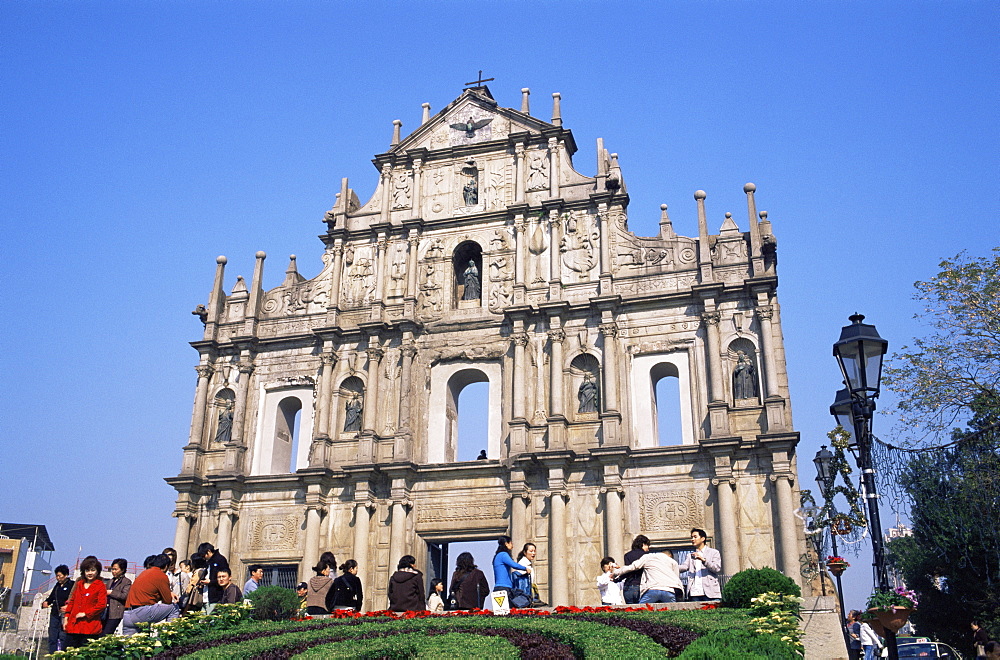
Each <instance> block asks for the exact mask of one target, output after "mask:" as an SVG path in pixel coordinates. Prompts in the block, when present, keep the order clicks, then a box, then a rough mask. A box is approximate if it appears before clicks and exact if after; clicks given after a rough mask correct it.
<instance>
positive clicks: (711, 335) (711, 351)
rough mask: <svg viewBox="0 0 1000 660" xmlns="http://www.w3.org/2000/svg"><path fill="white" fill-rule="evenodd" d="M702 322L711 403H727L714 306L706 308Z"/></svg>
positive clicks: (717, 323) (717, 314) (716, 313)
mask: <svg viewBox="0 0 1000 660" xmlns="http://www.w3.org/2000/svg"><path fill="white" fill-rule="evenodd" d="M701 320H702V322H704V324H705V334H706V335H707V337H706V342H705V344H706V346H705V349H706V351H707V355H706V356H705V358H706V360H707V361H708V375H709V383H710V387H711V391H710V392H709V397H708V400H709V401H725V399H726V396H725V390H724V389H723V387H722V346H721V341H720V339H719V312H717V311H715V306H714V305H713V306H712V307H711V309H708V308H707V307H706V311H705V313H704V314H702V315H701Z"/></svg>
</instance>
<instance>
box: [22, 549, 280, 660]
mask: <svg viewBox="0 0 1000 660" xmlns="http://www.w3.org/2000/svg"><path fill="white" fill-rule="evenodd" d="M102 570H103V567H102V566H101V562H100V561H99V560H98V559H97V557H94V556H89V557H86V558H84V559H83V561H81V562H80V577H79V578H78V579H77V580H76V581H73V580H71V579H70V569H69V567H68V566H66V565H65V564H62V565H59V566H57V567H56V569H55V576H56V584H55V587H53V589H52V591H51V593H49V595H48V597H47V598H46V599H45V600H44V601H42V608H45V609H48V610H49V611H50V616H49V652H50V653H53V652H55V651H61V650H65V649H67V648H75V647H78V646H82V645H84V644H86V643H87V642H88V641H90V640H91V639H96V638H98V637H101V636H103V635H109V634H112V633H114V632H116V631H117V630H118V628H119V626H121V630H122V634H124V635H134V634H135V633H136V632H137V628H136V626H137V625H138V624H140V623H156V622H158V621H170V620H172V619H175V618H177V617H178V616H180V615H181V614H182V613H184V612H188V611H195V610H200V609H204V610H205V611H206V612H208V613H211V611H212V610H213V609H214V608H215V606H216V605H218V604H220V603H236V602H239V601H240V600H242V599H243V596H244V594H245V593H249V592H252V591H253V590H254V589H256V588H257V587H258V586H260V583H261V580H262V579H263V576H264V569H263V567H261V566H257V565H255V566H251V567H250V579H249V580H247V582H246V584H245V585H244V588H243V589H242V590H241V589H240V588H239V587H238V586H237V585H235V584H233V582H232V576H231V574H230V569H229V562H228V561H226V558H225V557H224V556H222V554H221V553H219V552H218V551H216V549H215V547H214V546H212V544H211V543H202V544H201V545H200V546H198V552H196V553H195V554H193V555H191V558H190V559H184V560H181V561H179V562H178V561H177V552H176V551H175V550H174V549H173V548H165V549H164V550H163V552H161V553H159V554H155V555H150V556H148V557H146V559H145V561H144V562H143V570H142V572H140V573H139V574H138V575H137V576H136V578H135V581H132V580H130V579H129V578H128V577H127V576H126V575H125V573H126V572H127V571H128V562H127V561H126V560H125V559H121V558H119V559H115V560H114V561H112V562H111V568H110V571H111V577H110V578H109V579H103V578H102V577H101V571H102Z"/></svg>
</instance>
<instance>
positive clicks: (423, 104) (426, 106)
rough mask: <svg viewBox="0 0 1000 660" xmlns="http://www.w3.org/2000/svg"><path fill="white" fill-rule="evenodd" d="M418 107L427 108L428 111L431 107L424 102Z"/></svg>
mask: <svg viewBox="0 0 1000 660" xmlns="http://www.w3.org/2000/svg"><path fill="white" fill-rule="evenodd" d="M420 107H421V108H428V109H430V107H431V104H430V103H426V102H424V103H421V104H420Z"/></svg>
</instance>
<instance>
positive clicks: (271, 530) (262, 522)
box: [250, 514, 299, 552]
mask: <svg viewBox="0 0 1000 660" xmlns="http://www.w3.org/2000/svg"><path fill="white" fill-rule="evenodd" d="M298 529H299V518H298V516H296V515H294V514H288V515H284V516H256V517H254V518H253V519H251V521H250V550H251V551H259V552H274V551H276V550H296V549H298V544H299V539H298Z"/></svg>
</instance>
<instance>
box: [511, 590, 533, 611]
mask: <svg viewBox="0 0 1000 660" xmlns="http://www.w3.org/2000/svg"><path fill="white" fill-rule="evenodd" d="M510 606H511V607H516V608H518V609H522V608H525V607H531V597H530V596H528V594H526V593H524V592H523V591H521V590H520V589H511V591H510Z"/></svg>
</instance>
